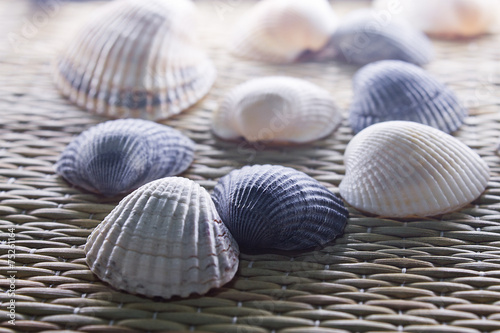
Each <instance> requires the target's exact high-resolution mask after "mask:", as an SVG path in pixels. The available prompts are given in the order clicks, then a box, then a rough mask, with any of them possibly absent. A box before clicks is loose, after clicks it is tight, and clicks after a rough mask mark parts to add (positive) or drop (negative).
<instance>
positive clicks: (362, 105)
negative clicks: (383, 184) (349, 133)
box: [349, 60, 467, 133]
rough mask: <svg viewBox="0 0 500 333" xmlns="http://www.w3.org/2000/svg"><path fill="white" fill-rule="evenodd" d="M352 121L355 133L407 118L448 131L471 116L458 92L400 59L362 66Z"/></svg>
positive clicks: (355, 82) (355, 91) (355, 90)
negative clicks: (468, 115) (374, 125)
mask: <svg viewBox="0 0 500 333" xmlns="http://www.w3.org/2000/svg"><path fill="white" fill-rule="evenodd" d="M353 89H354V100H353V102H352V104H351V107H350V113H349V122H350V124H351V127H352V128H353V130H354V132H356V133H357V132H359V131H361V130H362V129H363V128H365V127H368V126H370V125H372V124H375V123H378V122H382V121H388V120H407V121H414V122H417V123H422V124H425V125H429V126H432V127H435V128H438V129H440V130H442V131H444V132H446V133H450V132H453V131H455V130H456V129H458V128H459V127H460V126H461V125H462V124H463V122H464V119H465V117H466V116H467V110H466V109H465V108H463V107H462V106H461V105H460V102H459V101H458V98H457V96H456V95H455V93H454V92H453V91H452V90H451V89H450V88H448V87H446V86H445V85H444V84H443V83H441V82H439V81H438V80H437V79H435V78H434V77H433V76H431V75H430V74H428V73H427V72H425V71H424V70H423V69H421V68H420V67H417V66H415V65H412V64H409V63H406V62H403V61H396V60H386V61H379V62H376V63H373V64H369V65H366V66H364V67H363V68H361V69H360V70H359V71H358V72H357V73H356V75H355V76H354V80H353Z"/></svg>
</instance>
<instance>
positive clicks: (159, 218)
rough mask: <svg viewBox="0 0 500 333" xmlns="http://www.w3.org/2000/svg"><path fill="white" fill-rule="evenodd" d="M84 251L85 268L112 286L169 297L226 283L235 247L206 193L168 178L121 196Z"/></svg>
mask: <svg viewBox="0 0 500 333" xmlns="http://www.w3.org/2000/svg"><path fill="white" fill-rule="evenodd" d="M85 253H86V260H87V263H88V265H89V267H90V269H91V271H92V272H94V273H95V274H96V275H97V276H98V277H99V278H100V279H101V280H103V281H105V282H107V283H109V284H110V285H111V286H113V287H114V288H116V289H121V290H125V291H127V292H130V293H133V294H141V295H145V296H148V297H155V296H160V297H163V298H170V297H172V296H175V295H178V296H182V297H187V296H189V295H190V294H192V293H197V294H204V293H206V292H207V291H208V290H209V289H211V288H218V287H221V286H222V285H224V284H226V283H227V282H229V281H230V280H231V279H232V278H233V277H234V275H235V273H236V270H237V268H238V254H239V251H238V246H237V244H236V243H235V241H234V240H233V239H232V236H231V234H230V233H229V232H228V230H227V228H226V227H225V225H224V224H223V223H222V222H221V221H220V218H219V215H218V214H217V211H216V210H215V207H214V204H213V202H212V199H211V198H210V195H209V194H208V192H207V191H206V190H205V189H203V188H202V187H200V186H199V185H198V184H196V183H195V182H193V181H191V180H189V179H186V178H180V177H169V178H163V179H159V180H156V181H154V182H151V183H148V184H146V185H144V186H142V187H141V188H139V189H137V190H136V191H134V192H133V193H131V194H129V195H128V196H127V197H125V198H124V199H123V200H122V201H121V202H120V203H119V204H118V206H117V207H116V208H115V209H114V210H113V211H112V212H111V213H110V214H109V215H108V216H107V217H106V218H105V219H104V221H103V222H102V223H101V224H99V225H98V226H97V228H95V229H94V231H93V232H92V234H91V235H90V236H89V238H88V240H87V244H86V245H85Z"/></svg>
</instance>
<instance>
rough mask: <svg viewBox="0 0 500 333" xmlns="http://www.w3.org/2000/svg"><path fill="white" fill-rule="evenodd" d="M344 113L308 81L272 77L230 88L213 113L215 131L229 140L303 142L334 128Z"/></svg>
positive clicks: (325, 94)
mask: <svg viewBox="0 0 500 333" xmlns="http://www.w3.org/2000/svg"><path fill="white" fill-rule="evenodd" d="M341 121H342V116H341V114H340V111H339V110H338V109H337V106H336V105H335V102H334V101H333V99H332V97H331V96H330V94H329V93H328V92H327V91H326V90H324V89H322V88H320V87H318V86H316V85H314V84H312V83H309V82H307V81H304V80H301V79H296V78H291V77H284V76H270V77H263V78H257V79H253V80H249V81H247V82H245V83H243V84H240V85H239V86H237V87H235V88H234V89H233V90H231V91H230V92H229V93H228V94H227V95H226V97H225V98H224V100H223V102H222V103H221V105H220V107H219V109H218V110H217V111H216V112H215V113H214V116H213V120H212V128H213V131H214V133H215V134H216V135H217V136H218V137H220V138H222V139H227V140H232V139H238V138H241V137H243V138H244V139H245V140H247V141H250V142H256V141H266V142H272V143H276V144H280V143H281V144H283V143H304V142H309V141H313V140H317V139H319V138H322V137H325V136H327V135H328V134H330V133H331V132H332V131H333V130H335V129H336V128H337V127H338V126H339V124H340V122H341Z"/></svg>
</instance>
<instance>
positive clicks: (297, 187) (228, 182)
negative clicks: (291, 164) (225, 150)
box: [212, 165, 349, 250]
mask: <svg viewBox="0 0 500 333" xmlns="http://www.w3.org/2000/svg"><path fill="white" fill-rule="evenodd" d="M212 198H213V200H214V203H215V207H216V209H217V211H218V213H219V215H220V217H221V219H222V221H223V222H224V223H225V224H226V226H227V227H228V229H229V231H230V232H231V234H232V235H233V237H234V238H235V239H236V242H237V243H238V245H239V246H240V248H242V249H246V250H257V249H278V250H303V249H309V248H313V247H316V246H322V245H325V244H326V243H328V242H330V241H332V240H334V239H335V238H336V237H337V236H339V235H341V234H342V233H343V230H344V227H345V225H346V223H347V218H348V215H349V214H348V212H347V210H346V208H345V207H344V204H343V202H342V200H341V199H339V198H338V197H337V196H336V195H335V194H333V193H332V192H330V191H329V190H328V189H326V188H325V187H324V186H322V185H321V184H320V183H319V182H318V181H316V180H315V179H313V178H311V177H309V176H308V175H306V174H305V173H303V172H300V171H297V170H295V169H292V168H287V167H282V166H274V165H254V166H246V167H244V168H242V169H239V170H234V171H232V172H231V173H229V174H228V175H226V176H224V177H222V178H221V179H220V180H219V182H218V184H217V185H216V186H215V189H214V192H213V194H212Z"/></svg>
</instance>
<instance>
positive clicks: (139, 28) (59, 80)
mask: <svg viewBox="0 0 500 333" xmlns="http://www.w3.org/2000/svg"><path fill="white" fill-rule="evenodd" d="M194 9H195V7H194V5H193V3H192V2H191V1H190V0H175V1H174V0H122V1H113V2H112V3H110V4H107V5H105V6H103V7H102V8H101V9H100V11H98V12H97V13H96V14H95V15H94V17H93V18H92V19H91V20H90V21H89V22H88V24H87V26H85V27H84V28H83V29H82V30H81V31H80V33H79V34H78V35H77V36H76V37H75V38H74V39H73V40H72V42H71V44H70V45H69V46H68V47H67V51H66V52H64V53H62V54H61V55H59V57H58V59H57V61H56V68H55V81H56V84H57V86H58V87H59V89H60V90H61V92H62V94H63V95H64V96H66V97H68V98H69V99H70V100H71V101H73V102H74V103H76V104H77V105H78V106H80V107H83V108H85V109H87V110H89V111H92V112H94V113H98V114H102V115H106V116H108V117H111V118H131V117H133V118H143V119H149V120H157V119H162V118H167V117H169V116H171V115H174V114H177V113H179V112H181V111H182V110H184V109H186V108H188V107H189V106H191V105H192V104H194V103H196V102H197V101H198V100H199V99H201V98H202V97H203V96H204V95H205V94H206V93H207V92H208V90H209V89H210V87H211V86H212V84H213V82H214V81H215V68H214V66H213V64H212V62H211V61H210V59H208V57H207V56H206V55H205V53H204V52H202V51H201V50H200V49H198V47H197V45H196V38H195V36H194V34H193V31H194V30H195V29H194V28H193V26H194V21H195V19H194V14H195V11H194Z"/></svg>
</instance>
